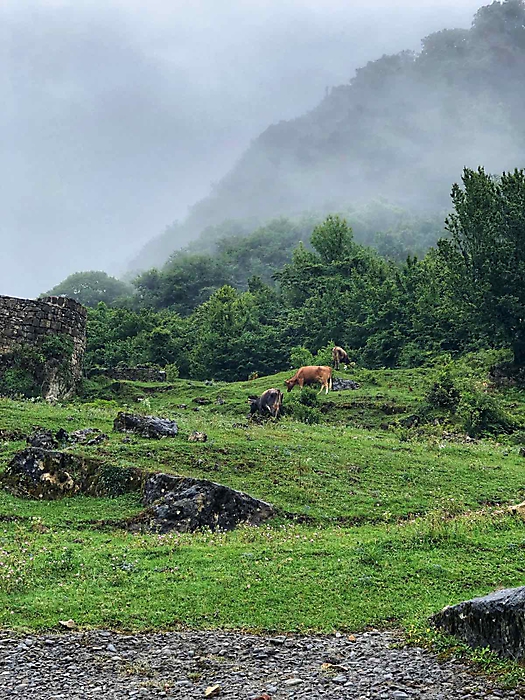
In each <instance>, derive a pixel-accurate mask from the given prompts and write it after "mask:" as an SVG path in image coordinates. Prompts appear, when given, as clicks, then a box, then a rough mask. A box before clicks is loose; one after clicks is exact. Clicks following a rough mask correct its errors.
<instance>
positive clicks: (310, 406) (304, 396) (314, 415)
mask: <svg viewBox="0 0 525 700" xmlns="http://www.w3.org/2000/svg"><path fill="white" fill-rule="evenodd" d="M318 406H319V399H318V397H317V392H316V390H315V389H312V388H311V387H309V386H306V387H304V389H302V391H301V392H300V393H298V394H296V395H295V396H294V397H293V398H292V399H291V400H290V401H289V403H287V404H286V413H289V414H290V415H291V416H293V417H294V418H295V420H298V421H301V423H309V424H313V423H319V421H320V420H321V411H320V410H319V408H318Z"/></svg>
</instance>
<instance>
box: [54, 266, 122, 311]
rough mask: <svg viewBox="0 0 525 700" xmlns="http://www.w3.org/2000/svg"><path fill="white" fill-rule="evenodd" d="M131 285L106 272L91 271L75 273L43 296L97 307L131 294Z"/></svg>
mask: <svg viewBox="0 0 525 700" xmlns="http://www.w3.org/2000/svg"><path fill="white" fill-rule="evenodd" d="M130 292H131V289H130V285H129V284H126V283H125V282H122V281H121V280H118V279H116V278H115V277H111V276H110V275H108V274H107V273H106V272H102V271H100V270H97V271H95V270H91V271H89V272H75V273H73V274H72V275H69V277H66V279H65V280H63V281H62V282H60V284H57V285H56V286H55V287H53V288H52V289H50V290H49V291H48V292H46V293H45V294H44V295H42V296H61V295H64V296H67V297H70V298H71V299H76V300H77V301H78V302H80V303H81V304H84V306H96V304H98V303H99V302H101V301H103V302H104V303H105V304H112V303H113V302H115V301H117V300H118V299H119V298H122V297H126V296H128V295H129V294H130Z"/></svg>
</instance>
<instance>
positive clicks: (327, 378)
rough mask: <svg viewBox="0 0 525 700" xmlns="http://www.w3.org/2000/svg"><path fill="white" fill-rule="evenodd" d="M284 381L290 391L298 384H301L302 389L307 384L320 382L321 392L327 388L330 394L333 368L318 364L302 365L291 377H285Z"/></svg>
mask: <svg viewBox="0 0 525 700" xmlns="http://www.w3.org/2000/svg"><path fill="white" fill-rule="evenodd" d="M284 383H285V384H286V387H287V389H288V391H291V390H292V389H293V388H294V386H295V385H296V384H299V386H300V387H301V389H302V388H303V386H304V385H305V384H320V385H321V388H320V389H319V393H321V391H322V390H323V389H325V390H326V393H327V394H328V391H329V390H330V389H331V388H332V368H331V367H323V366H318V365H317V366H313V365H312V366H309V367H301V369H298V370H297V372H296V373H295V374H294V376H293V377H291V379H285V382H284Z"/></svg>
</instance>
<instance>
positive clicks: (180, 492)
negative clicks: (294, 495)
mask: <svg viewBox="0 0 525 700" xmlns="http://www.w3.org/2000/svg"><path fill="white" fill-rule="evenodd" d="M143 503H144V505H146V506H148V508H147V509H146V510H145V511H144V513H142V514H141V515H140V516H139V518H138V522H142V523H144V522H147V524H148V525H149V526H151V527H153V528H154V529H156V530H158V531H160V532H168V531H169V530H178V531H179V532H193V531H194V530H197V529H199V528H210V529H211V530H232V529H233V528H234V527H235V526H236V525H239V524H240V523H247V524H249V525H259V524H260V523H261V522H263V521H264V520H267V519H268V518H271V517H272V516H273V515H275V511H274V509H273V507H272V506H271V505H270V504H268V503H265V502H264V501H259V500H258V499H256V498H252V497H251V496H248V495H247V494H245V493H242V492H241V491H235V490H234V489H231V488H228V487H227V486H223V485H222V484H216V483H214V482H213V481H207V480H206V479H192V478H189V477H183V476H172V475H171V474H154V475H152V476H151V477H150V478H149V479H148V480H147V481H146V483H145V485H144V492H143Z"/></svg>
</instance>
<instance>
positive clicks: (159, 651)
mask: <svg viewBox="0 0 525 700" xmlns="http://www.w3.org/2000/svg"><path fill="white" fill-rule="evenodd" d="M395 641H396V637H395V635H393V634H391V633H385V632H381V633H380V632H373V631H372V632H367V633H363V634H357V635H355V636H353V635H351V636H345V635H342V636H324V637H313V636H312V637H305V636H286V637H285V636H276V637H259V636H255V635H249V634H239V633H233V632H182V633H178V632H170V633H160V634H137V635H124V634H115V633H113V632H105V631H95V632H88V633H85V634H83V633H80V632H75V633H67V634H61V635H48V636H36V635H33V636H30V637H26V638H21V637H15V636H14V635H9V634H7V633H5V632H4V633H0V698H2V700H3V699H4V698H28V700H32V699H34V698H36V699H37V700H58V699H59V698H60V699H62V698H67V699H68V700H76V699H78V700H91V699H92V698H93V699H94V698H97V700H98V699H100V700H103V699H104V700H105V699H106V698H118V699H119V700H120V698H128V699H129V698H135V699H136V700H141V699H143V698H158V697H175V698H190V699H191V698H205V697H218V698H231V700H250V698H256V697H258V696H261V695H263V700H267V697H265V696H264V694H267V696H269V698H271V700H274V699H275V700H280V699H281V698H282V699H283V700H292V699H293V700H303V699H304V700H305V699H306V698H308V700H315V699H316V698H327V699H330V700H343V699H344V700H365V698H366V699H368V698H377V699H384V700H411V699H412V698H433V699H435V700H438V699H440V700H455V699H456V698H458V699H459V698H462V699H465V700H466V699H467V698H487V699H490V700H496V699H497V698H517V697H519V695H518V693H517V692H515V691H508V690H505V691H502V690H498V689H496V688H494V687H492V686H491V684H490V683H489V682H488V681H487V680H485V679H482V678H479V677H475V676H472V675H471V674H469V673H468V672H467V670H466V669H465V667H463V666H461V665H460V664H457V663H454V662H446V663H438V662H437V660H436V658H435V656H433V655H431V654H428V653H427V652H425V651H423V650H421V649H414V648H410V649H396V648H391V645H392V644H393V643H395ZM216 685H217V686H220V687H219V688H215V689H213V690H211V689H210V687H213V686H216ZM207 689H208V696H206V690H207Z"/></svg>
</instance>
